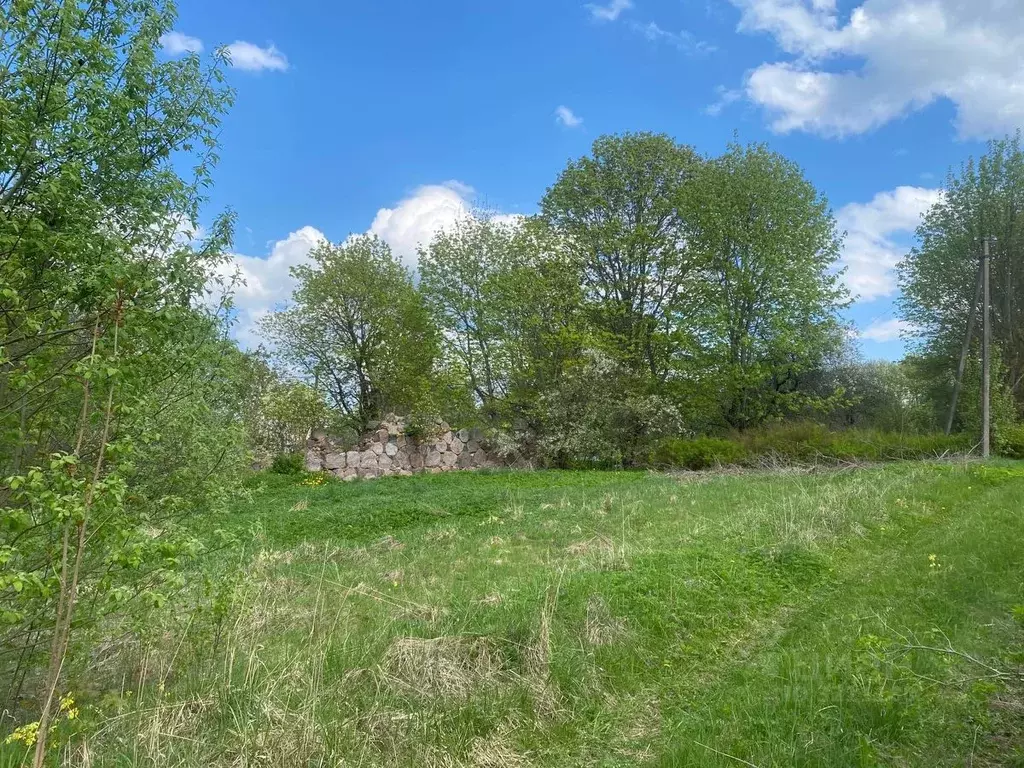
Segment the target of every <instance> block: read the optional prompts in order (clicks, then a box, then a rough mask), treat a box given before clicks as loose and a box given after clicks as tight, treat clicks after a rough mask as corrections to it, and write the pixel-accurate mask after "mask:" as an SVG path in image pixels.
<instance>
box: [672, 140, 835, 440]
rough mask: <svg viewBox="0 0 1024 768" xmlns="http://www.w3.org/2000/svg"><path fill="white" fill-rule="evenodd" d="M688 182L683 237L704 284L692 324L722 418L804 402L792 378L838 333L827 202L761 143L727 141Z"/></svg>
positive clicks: (806, 396) (764, 413) (745, 421)
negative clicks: (687, 231)
mask: <svg viewBox="0 0 1024 768" xmlns="http://www.w3.org/2000/svg"><path fill="white" fill-rule="evenodd" d="M693 186H694V193H693V198H692V199H693V200H695V201H696V202H697V204H695V205H693V206H692V212H691V214H690V221H691V224H692V232H693V234H692V236H691V240H690V243H691V246H692V247H693V249H694V251H695V252H696V253H698V254H699V263H700V265H701V274H702V275H703V276H704V277H705V279H706V280H707V286H706V287H707V290H708V292H707V294H706V296H707V301H706V302H705V303H704V304H703V305H702V307H701V310H700V319H699V320H698V321H697V324H698V325H699V327H700V330H699V331H697V333H698V335H699V337H700V341H701V347H702V353H703V360H704V362H705V366H706V367H707V369H708V370H711V371H714V376H715V378H716V380H717V382H716V385H717V386H718V387H719V388H720V391H721V397H722V414H723V416H724V419H725V421H726V422H727V423H728V424H729V425H730V426H733V427H740V428H743V427H747V426H751V425H755V424H758V423H760V422H762V421H764V420H765V419H766V418H769V417H773V416H779V415H783V414H785V413H787V412H792V411H794V410H796V409H797V408H803V407H806V406H807V405H808V404H809V402H810V400H811V399H812V398H811V395H810V393H809V392H808V391H807V389H806V388H805V387H803V386H802V377H803V376H805V375H807V374H809V373H810V372H812V371H814V370H815V369H816V368H817V367H818V366H820V365H821V364H822V362H823V361H824V360H825V358H826V357H827V356H828V355H829V354H830V353H831V352H833V351H834V350H836V349H837V348H838V347H839V346H840V345H841V343H842V339H843V333H842V328H841V324H840V322H839V319H838V317H837V310H838V309H839V307H840V306H841V305H842V302H843V300H844V298H845V296H846V291H845V289H844V288H843V286H842V285H841V283H840V282H839V280H838V276H837V275H836V273H835V271H834V269H833V267H834V265H835V262H836V260H837V259H838V257H839V250H840V245H841V239H840V237H839V236H838V234H837V232H836V225H835V220H834V218H833V217H832V213H831V211H830V210H829V207H828V202H827V201H826V200H825V199H824V198H823V197H822V196H821V195H819V194H818V192H817V190H816V189H815V188H814V186H813V185H812V184H811V183H810V182H809V181H808V180H807V179H806V178H805V177H804V175H803V173H802V172H801V170H800V168H799V167H798V166H797V165H796V164H794V163H793V162H791V161H789V160H787V159H786V158H784V157H782V156H781V155H779V154H776V153H774V152H771V151H770V150H769V149H768V148H767V147H765V146H763V145H752V146H748V147H743V146H739V145H735V144H734V145H731V146H730V147H729V148H728V150H727V151H726V152H725V154H723V155H722V156H720V157H718V158H715V159H713V160H709V161H708V162H707V163H706V164H705V165H704V167H703V168H702V169H701V170H700V172H699V173H698V175H697V181H696V182H695V183H694V185H693ZM694 319H696V318H693V319H691V322H693V321H694Z"/></svg>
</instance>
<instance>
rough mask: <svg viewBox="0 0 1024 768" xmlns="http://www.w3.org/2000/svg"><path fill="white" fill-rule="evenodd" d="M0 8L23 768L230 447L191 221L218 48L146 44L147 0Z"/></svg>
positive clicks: (163, 580) (206, 149)
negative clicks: (29, 729)
mask: <svg viewBox="0 0 1024 768" xmlns="http://www.w3.org/2000/svg"><path fill="white" fill-rule="evenodd" d="M0 18H2V19H3V21H2V22H0V24H2V33H3V35H2V36H3V41H4V42H3V45H4V63H3V65H2V67H3V68H2V70H0V104H2V105H3V106H2V107H0V316H2V318H3V322H2V326H0V476H2V477H5V478H6V480H5V483H4V486H3V487H2V488H0V552H2V556H0V585H2V586H0V615H2V617H3V619H4V621H3V627H2V629H0V677H2V679H3V680H4V681H5V689H4V696H5V700H4V705H3V711H4V712H5V713H10V712H15V711H18V712H25V711H26V710H24V709H22V708H21V707H22V706H30V708H35V711H36V712H39V713H40V716H39V717H38V722H39V727H38V731H37V739H36V743H35V759H34V762H35V764H36V765H37V766H38V765H40V764H41V761H42V760H43V759H44V756H45V753H46V744H47V734H48V730H49V726H50V724H51V722H52V721H53V718H54V717H58V716H59V711H60V710H59V701H58V698H59V697H58V695H57V694H58V693H59V690H58V689H59V688H60V686H61V685H62V684H63V680H64V679H65V678H66V677H68V676H69V675H70V674H72V673H73V672H76V671H80V670H81V669H82V668H83V667H84V666H85V665H86V664H87V663H88V660H89V655H88V651H89V648H88V645H87V643H86V639H87V638H88V633H89V630H90V629H91V628H94V627H95V626H96V625H97V622H99V621H100V620H110V621H112V622H116V620H118V619H119V618H121V619H123V618H124V617H125V616H127V615H131V614H141V613H144V612H145V610H147V609H148V608H150V607H152V606H155V605H159V604H160V603H162V602H163V601H165V600H166V599H167V596H168V595H169V594H171V593H174V592H175V591H177V590H178V589H179V588H180V586H181V579H182V577H181V575H180V569H181V567H182V566H183V565H184V563H185V562H186V561H188V560H189V559H190V558H191V557H194V556H195V555H196V554H198V553H199V552H200V551H201V550H202V549H203V548H204V547H208V546H212V545H214V540H213V538H212V537H211V539H210V540H209V541H208V542H207V543H206V544H205V545H204V544H202V543H200V542H199V541H198V540H196V539H195V538H194V537H193V536H191V535H189V533H188V531H187V529H184V528H181V527H180V526H179V525H178V523H179V522H180V521H181V520H182V518H185V517H187V516H189V515H196V514H202V513H203V512H208V511H209V510H211V509H214V508H215V507H216V506H217V504H218V503H219V502H220V500H221V499H222V496H223V494H224V490H225V489H224V487H223V485H224V483H223V478H224V477H225V476H230V475H232V474H237V472H238V469H239V468H240V467H241V466H243V464H244V450H243V444H242V440H241V437H242V435H241V432H240V429H239V426H238V424H237V421H236V419H235V416H236V408H235V404H234V402H233V397H232V395H233V393H232V392H231V390H230V386H229V384H228V382H227V379H226V377H224V376H222V375H221V374H222V359H223V357H224V355H225V354H226V353H227V349H228V348H229V345H228V343H227V342H226V341H225V340H224V327H225V326H224V317H225V310H226V307H224V306H211V305H210V298H209V294H208V289H209V287H210V285H211V283H213V282H215V281H216V277H215V276H216V275H217V274H218V272H219V270H220V268H221V267H222V266H223V263H224V262H225V260H226V255H225V253H226V248H227V246H228V243H229V239H230V234H231V220H230V218H229V217H221V218H220V219H219V220H217V221H216V222H215V223H214V225H213V226H212V227H211V228H210V229H209V235H208V236H207V237H206V239H205V240H204V241H202V242H198V241H196V240H195V230H196V227H195V224H194V222H195V221H196V219H197V216H198V210H199V205H200V203H201V202H202V196H201V190H202V188H203V187H204V186H206V185H207V184H208V183H209V172H210V167H211V164H212V163H213V162H214V161H215V159H216V154H215V150H216V140H215V137H216V134H217V132H218V123H219V117H220V114H221V113H222V112H223V110H224V109H225V108H226V106H227V105H228V104H229V102H230V100H231V94H230V92H229V91H228V90H227V89H226V88H225V87H224V86H223V84H222V75H221V71H220V68H219V66H218V63H219V62H217V61H214V62H212V63H210V64H209V65H204V64H203V63H202V62H201V61H200V60H199V58H198V57H196V56H189V57H186V58H184V59H182V60H178V61H165V60H162V59H160V58H158V53H157V52H158V50H159V38H160V36H161V35H162V34H164V33H165V32H167V31H169V30H170V29H171V28H172V24H173V20H174V14H173V8H172V6H170V5H169V4H166V3H163V2H158V1H155V2H135V1H134V0H105V1H104V2H95V3H63V2H56V1H55V0H40V2H34V3H26V2H18V1H15V0H3V1H0ZM182 161H185V162H186V163H187V162H189V161H194V162H195V164H196V165H195V168H194V174H195V178H194V180H193V181H192V182H186V181H185V180H183V179H182V178H181V177H180V176H179V175H178V173H177V172H176V170H175V169H176V168H177V167H181V165H180V164H181V162H182ZM29 701H34V702H36V703H35V704H32V705H29V704H28V702H29Z"/></svg>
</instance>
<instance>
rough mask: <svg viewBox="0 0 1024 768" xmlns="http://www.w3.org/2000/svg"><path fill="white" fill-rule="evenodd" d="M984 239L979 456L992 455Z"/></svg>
mask: <svg viewBox="0 0 1024 768" xmlns="http://www.w3.org/2000/svg"><path fill="white" fill-rule="evenodd" d="M992 240H993V238H990V237H986V238H985V240H984V244H983V248H982V252H981V282H982V296H983V298H982V305H981V307H982V341H981V456H982V458H984V459H987V458H988V457H989V456H990V455H991V453H992V308H991V306H990V305H991V303H992V291H991V285H990V283H991V280H990V279H989V278H990V275H989V273H990V269H989V262H990V260H991V259H990V257H991V255H992V252H991V242H992Z"/></svg>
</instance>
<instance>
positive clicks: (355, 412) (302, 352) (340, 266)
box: [262, 236, 438, 430]
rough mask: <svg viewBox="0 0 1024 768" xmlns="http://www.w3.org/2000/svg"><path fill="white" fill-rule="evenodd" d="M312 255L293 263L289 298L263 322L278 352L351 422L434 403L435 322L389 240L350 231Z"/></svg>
mask: <svg viewBox="0 0 1024 768" xmlns="http://www.w3.org/2000/svg"><path fill="white" fill-rule="evenodd" d="M310 258H311V259H312V262H313V263H312V264H310V265H303V266H299V267H294V268H293V269H292V274H293V275H294V276H295V278H296V279H297V280H298V287H297V288H296V289H295V291H294V293H293V294H292V304H291V306H290V307H289V308H287V309H285V310H283V311H280V312H275V313H273V314H271V315H270V316H268V317H267V318H265V319H264V321H263V323H262V331H263V334H264V335H265V336H266V338H267V339H268V341H270V342H271V343H272V344H273V345H274V346H275V348H276V351H277V354H279V355H280V357H281V358H282V360H284V361H285V362H286V363H287V365H289V366H291V367H292V368H293V369H294V370H295V371H296V372H298V373H299V374H300V375H301V376H302V377H303V378H305V379H306V380H307V381H310V382H314V384H315V386H316V388H317V389H322V391H324V392H325V393H326V394H327V397H328V400H329V402H330V403H331V404H332V405H333V406H334V407H335V408H336V409H338V410H339V411H340V412H342V413H343V414H344V415H345V416H346V417H347V418H348V419H349V421H350V423H351V424H352V426H353V427H355V428H356V429H359V430H363V429H365V428H366V427H367V425H368V424H369V423H370V422H371V421H373V420H375V419H377V418H379V417H380V416H381V415H382V414H383V413H385V412H386V411H388V410H395V411H399V412H404V413H409V412H413V411H417V410H419V409H424V408H432V407H433V406H432V404H431V403H430V396H431V388H430V382H431V374H432V371H433V367H434V360H435V358H436V356H437V346H438V334H437V329H436V327H435V326H434V324H433V323H432V322H431V318H430V313H429V312H428V310H427V308H426V306H425V304H424V302H423V299H422V297H421V296H420V294H419V292H418V291H417V290H416V287H415V286H414V285H413V282H412V276H411V275H410V274H409V271H408V270H407V269H406V268H405V267H403V266H402V264H401V262H399V260H398V259H397V258H395V257H394V256H393V255H392V253H391V249H390V248H389V247H388V245H387V243H385V242H384V241H383V240H380V239H379V238H377V237H371V236H360V237H354V238H351V239H350V240H348V241H346V242H345V243H341V244H339V245H331V244H329V243H324V244H322V245H320V246H319V247H317V248H316V249H314V250H313V252H312V253H311V254H310Z"/></svg>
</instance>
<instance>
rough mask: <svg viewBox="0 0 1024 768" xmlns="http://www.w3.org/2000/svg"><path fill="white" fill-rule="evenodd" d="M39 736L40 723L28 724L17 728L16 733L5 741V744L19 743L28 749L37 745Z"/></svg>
mask: <svg viewBox="0 0 1024 768" xmlns="http://www.w3.org/2000/svg"><path fill="white" fill-rule="evenodd" d="M38 736H39V723H38V721H37V722H35V723H26V724H25V725H23V726H21V727H20V728H15V729H14V733H12V734H11V735H10V736H8V737H7V738H6V739H4V744H14V743H15V742H17V741H20V742H21V743H23V744H24V745H25V746H26V747H31V746H33V745H34V744H35V743H36V738H37V737H38Z"/></svg>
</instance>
